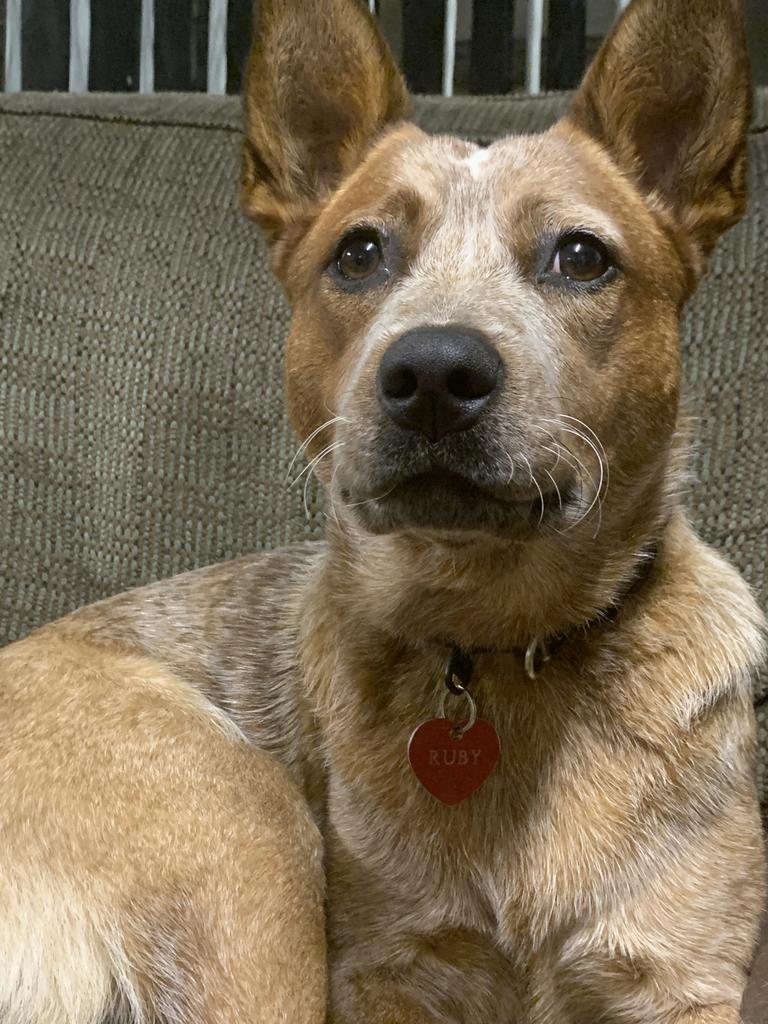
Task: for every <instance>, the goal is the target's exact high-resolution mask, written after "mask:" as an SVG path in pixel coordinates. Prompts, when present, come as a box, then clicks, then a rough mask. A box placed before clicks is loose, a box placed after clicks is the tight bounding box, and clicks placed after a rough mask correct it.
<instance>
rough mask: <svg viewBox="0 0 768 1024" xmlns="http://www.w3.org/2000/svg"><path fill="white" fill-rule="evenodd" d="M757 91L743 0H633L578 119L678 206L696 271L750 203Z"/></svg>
mask: <svg viewBox="0 0 768 1024" xmlns="http://www.w3.org/2000/svg"><path fill="white" fill-rule="evenodd" d="M751 95H752V92H751V83H750V75H749V58H748V56H747V48H746V42H745V36H744V20H743V13H742V11H741V0H633V2H632V3H631V4H630V5H629V7H628V9H627V10H626V12H625V13H624V15H623V16H622V18H621V19H620V21H619V22H618V24H617V25H616V27H615V29H614V31H613V33H612V34H611V35H610V36H609V38H608V39H607V40H606V42H605V43H604V44H603V46H602V49H601V50H600V51H599V53H598V55H597V57H596V58H595V60H594V62H593V63H592V65H591V67H590V68H589V70H588V72H587V75H586V77H585V79H584V82H583V84H582V86H581V88H580V90H579V92H578V93H577V95H576V98H575V99H574V102H573V106H572V108H571V112H570V114H569V116H568V118H569V120H570V121H571V123H575V124H576V125H577V126H578V127H579V128H581V129H582V130H583V131H585V132H587V134H589V135H591V136H592V137H593V138H594V139H596V140H597V141H598V142H600V143H602V144H603V145H604V146H605V147H606V148H607V149H608V151H609V152H610V153H611V155H612V156H613V158H614V160H615V161H616V163H617V164H618V165H619V167H620V168H621V169H622V170H623V171H624V172H625V173H626V174H628V175H629V176H630V177H631V178H632V179H633V180H634V182H635V183H636V185H637V186H638V187H639V188H640V190H641V191H642V192H643V193H644V194H645V195H646V196H648V197H649V200H650V201H651V202H654V201H656V202H658V200H661V202H662V203H663V205H664V206H665V207H666V209H667V210H669V211H670V212H671V213H672V215H673V217H674V220H675V224H676V227H677V228H678V229H680V230H681V231H682V235H683V238H684V240H685V242H686V243H687V245H688V246H689V247H690V258H689V261H688V262H689V263H690V264H692V265H691V266H690V269H691V270H692V272H693V273H694V276H698V273H699V272H700V271H701V269H702V266H703V263H704V260H705V258H706V256H707V255H708V254H709V253H710V252H711V250H712V247H713V246H714V244H715V241H716V240H717V237H718V235H719V234H720V233H721V232H722V231H724V230H725V229H726V228H728V227H730V226H731V225H732V224H735V223H736V221H737V220H739V218H740V217H741V216H742V214H743V213H744V210H745V206H746V162H747V129H748V126H749V117H750V110H751Z"/></svg>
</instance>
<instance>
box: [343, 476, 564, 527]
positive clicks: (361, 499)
mask: <svg viewBox="0 0 768 1024" xmlns="http://www.w3.org/2000/svg"><path fill="white" fill-rule="evenodd" d="M341 498H342V500H343V501H344V503H345V505H347V507H348V508H350V509H353V510H354V511H355V513H356V515H357V517H358V519H359V520H360V521H361V524H362V525H363V527H364V528H365V529H367V530H368V531H369V532H371V533H390V532H393V531H395V530H404V529H406V530H408V529H411V530H412V529H422V530H449V531H453V530H473V531H477V530H479V531H482V532H489V531H490V532H494V533H498V532H503V533H505V534H513V535H521V534H526V533H529V532H531V531H533V530H536V529H539V528H541V527H542V526H543V525H544V524H545V523H547V522H549V521H550V520H552V519H553V517H556V516H559V515H562V514H563V512H564V510H565V508H566V506H567V505H568V503H569V502H570V501H571V498H572V494H571V490H570V487H569V486H568V485H565V484H563V485H559V486H558V485H555V486H553V487H551V489H548V490H545V489H543V488H540V487H538V488H536V489H535V491H534V493H528V492H523V491H512V490H510V488H509V486H508V485H498V486H492V485H486V484H480V483H478V482H477V481H475V480H473V479H471V478H470V477H468V476H464V475H462V474H461V473H456V472H451V471H446V470H430V471H428V472H421V473H416V474H414V475H412V476H408V477H404V478H400V479H393V480H390V481H388V482H385V484H384V486H381V487H379V488H377V493H376V494H374V495H371V496H355V495H352V494H351V493H350V492H349V491H346V490H342V492H341Z"/></svg>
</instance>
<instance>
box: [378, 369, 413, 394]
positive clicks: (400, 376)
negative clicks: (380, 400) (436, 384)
mask: <svg viewBox="0 0 768 1024" xmlns="http://www.w3.org/2000/svg"><path fill="white" fill-rule="evenodd" d="M418 388H419V380H418V377H417V376H416V374H415V373H414V371H413V370H412V369H411V368H410V367H409V366H394V367H391V368H390V370H389V373H387V374H386V375H385V377H384V379H383V380H382V382H381V389H382V391H383V392H384V395H385V396H386V397H387V398H411V397H413V395H415V394H416V392H417V391H418Z"/></svg>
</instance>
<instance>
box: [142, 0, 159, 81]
mask: <svg viewBox="0 0 768 1024" xmlns="http://www.w3.org/2000/svg"><path fill="white" fill-rule="evenodd" d="M154 91H155V0H141V36H140V40H139V92H143V93H150V92H154Z"/></svg>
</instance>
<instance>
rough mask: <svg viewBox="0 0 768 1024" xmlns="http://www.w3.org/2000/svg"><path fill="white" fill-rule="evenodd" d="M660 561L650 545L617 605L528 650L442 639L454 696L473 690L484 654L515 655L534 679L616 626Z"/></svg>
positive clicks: (654, 546) (540, 640)
mask: <svg viewBox="0 0 768 1024" xmlns="http://www.w3.org/2000/svg"><path fill="white" fill-rule="evenodd" d="M658 557H659V545H658V543H656V542H655V541H654V542H652V543H650V544H648V545H647V546H646V547H644V548H643V549H642V551H641V552H640V557H639V558H638V561H637V571H636V572H635V574H634V576H633V577H632V579H631V580H630V581H629V582H628V583H627V584H626V585H625V586H624V587H622V589H621V590H620V592H619V593H618V594H617V595H616V597H615V598H614V600H613V602H612V603H611V604H610V605H608V607H606V608H604V609H602V611H600V612H598V613H597V615H594V616H593V617H592V618H591V619H587V620H586V621H585V622H581V623H578V624H577V625H575V626H572V627H571V628H570V629H567V630H564V631H563V632H562V633H556V634H553V635H552V636H550V637H541V638H537V639H535V640H534V641H533V642H532V643H531V644H530V645H529V646H528V647H527V648H525V647H483V646H479V645H478V646H472V647H462V646H461V645H460V644H457V643H455V642H452V641H450V640H446V639H443V638H438V639H437V640H436V641H435V642H436V643H438V644H439V645H440V646H441V647H444V648H445V649H446V651H447V652H448V659H447V662H446V666H445V685H446V686H447V688H448V689H449V690H450V691H451V693H454V694H461V693H463V692H464V690H466V689H467V687H468V686H469V684H470V682H471V680H472V676H473V674H474V669H475V658H476V657H478V656H479V655H481V654H514V655H517V656H518V657H520V658H522V659H523V660H524V662H525V670H526V672H527V674H528V675H529V676H530V677H531V678H533V677H534V676H536V675H537V674H538V673H539V672H540V671H541V669H542V667H543V666H544V664H545V662H547V661H549V659H550V658H551V657H552V656H553V655H554V654H556V653H557V651H558V650H560V649H561V648H562V647H564V646H565V644H567V643H568V641H569V640H571V639H573V637H574V636H575V635H576V634H582V635H583V634H585V633H587V632H589V631H590V630H592V629H595V628H597V627H598V626H602V625H605V624H606V623H608V622H613V621H614V620H615V619H616V618H617V617H618V615H619V613H620V612H621V609H622V608H623V606H624V603H625V602H626V600H627V598H628V597H630V596H631V595H632V594H634V593H636V592H637V591H638V590H640V588H641V587H642V586H643V584H644V583H645V582H646V581H647V580H648V578H649V577H650V575H651V572H652V571H653V569H654V567H655V565H656V562H657V560H658Z"/></svg>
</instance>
